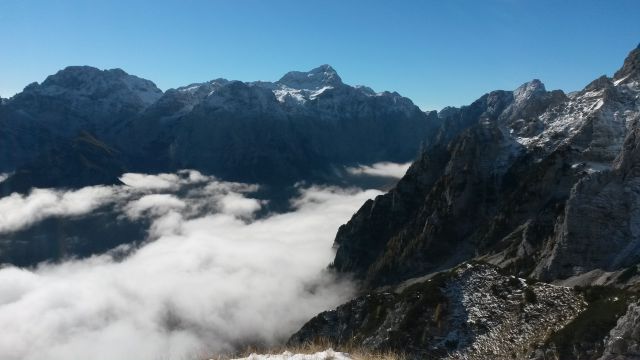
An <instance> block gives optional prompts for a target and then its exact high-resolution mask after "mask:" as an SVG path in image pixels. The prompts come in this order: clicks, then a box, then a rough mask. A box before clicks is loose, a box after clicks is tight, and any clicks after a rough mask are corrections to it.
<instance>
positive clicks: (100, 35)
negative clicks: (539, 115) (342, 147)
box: [0, 0, 640, 110]
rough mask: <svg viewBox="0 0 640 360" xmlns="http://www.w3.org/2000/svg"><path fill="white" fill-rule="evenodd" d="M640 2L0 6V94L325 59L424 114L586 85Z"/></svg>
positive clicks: (12, 1) (187, 77)
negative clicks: (496, 95) (528, 90)
mask: <svg viewBox="0 0 640 360" xmlns="http://www.w3.org/2000/svg"><path fill="white" fill-rule="evenodd" d="M639 15H640V1H638V0H598V1H596V0H580V1H577V0H576V1H563V0H536V1H534V0H531V1H525V0H486V1H481V0H467V1H462V0H446V1H445V0H438V1H430V0H415V1H408V0H407V1H400V0H398V1H374V0H368V1H365V0H324V1H301V0H297V1H294V0H290V1H284V0H270V1H267V0H225V1H223V0H219V1H214V0H210V1H203V0H200V1H199V0H182V1H177V0H176V1H163V0H154V1H139V0H126V1H125V0H109V1H106V0H103V1H98V0H95V1H86V0H83V1H80V0H67V1H64V0H41V1H35V0H0V34H3V36H2V38H1V43H2V46H1V49H2V50H1V51H0V96H3V97H8V96H11V95H13V94H14V93H16V92H18V91H21V89H22V88H23V87H24V86H26V85H27V84H29V83H31V82H33V81H39V82H40V81H42V80H44V78H45V77H46V76H47V75H49V74H52V73H55V72H56V71H57V70H59V69H61V68H63V67H65V66H68V65H92V66H96V67H99V68H115V67H119V68H122V69H124V70H125V71H127V72H129V73H131V74H135V75H138V76H140V77H144V78H147V79H150V80H153V81H154V82H155V83H156V84H157V85H158V86H159V87H160V88H162V89H163V90H166V89H167V88H171V87H177V86H181V85H186V84H189V83H192V82H201V81H205V80H210V79H213V78H217V77H225V78H229V79H237V80H245V81H250V80H276V79H278V78H279V77H280V76H281V75H282V74H284V73H285V72H287V71H288V70H308V69H311V68H313V67H315V66H317V65H320V64H324V63H328V64H331V65H332V66H333V67H335V68H336V70H337V71H338V73H339V74H340V75H341V77H342V78H343V80H344V81H345V82H347V83H350V84H354V85H355V84H365V85H369V86H371V87H373V88H374V89H375V90H376V91H381V90H395V91H398V92H399V93H401V94H402V95H405V96H407V97H409V98H411V99H412V100H413V101H414V102H415V103H416V104H417V105H419V106H420V107H422V108H423V109H425V110H427V109H440V108H442V107H443V106H446V105H463V104H468V103H470V102H472V101H473V100H475V99H476V98H478V97H479V96H480V95H482V94H483V93H485V92H487V91H490V90H493V89H513V88H515V87H516V86H518V85H519V84H521V83H523V82H525V81H528V80H530V79H533V78H539V79H541V80H542V81H543V82H544V83H545V84H546V85H547V88H548V89H556V88H561V89H564V90H567V91H571V90H576V89H579V88H582V87H583V86H584V85H586V84H587V83H588V82H589V81H590V80H592V79H594V78H596V77H597V76H599V75H602V74H608V75H611V74H612V73H613V72H614V71H615V70H616V69H617V68H618V67H620V65H621V64H622V61H623V60H624V57H625V56H626V54H627V53H628V52H629V51H630V50H631V49H632V48H634V47H635V46H636V45H637V44H638V43H639V42H640V21H638V16H639Z"/></svg>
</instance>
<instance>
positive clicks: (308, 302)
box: [0, 171, 380, 359]
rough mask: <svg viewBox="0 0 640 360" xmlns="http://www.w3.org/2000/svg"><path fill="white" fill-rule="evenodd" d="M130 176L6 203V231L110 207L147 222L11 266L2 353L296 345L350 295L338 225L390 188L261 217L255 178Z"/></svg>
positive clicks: (101, 353)
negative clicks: (334, 269) (341, 272)
mask: <svg viewBox="0 0 640 360" xmlns="http://www.w3.org/2000/svg"><path fill="white" fill-rule="evenodd" d="M121 181H122V182H123V183H124V184H125V185H118V186H93V187H86V188H82V189H79V190H68V191H65V190H46V189H37V190H33V191H32V192H30V193H29V194H28V195H18V194H13V195H10V196H7V197H4V198H0V210H1V211H0V214H1V215H0V232H5V233H6V232H11V231H16V230H19V229H22V228H25V227H28V226H30V225H32V224H35V223H37V222H38V221H42V220H43V219H47V218H53V217H69V218H74V217H76V218H77V217H82V216H85V215H87V214H90V213H91V212H93V211H96V210H99V209H101V208H103V207H105V206H111V207H112V208H113V209H114V211H115V212H116V213H117V214H118V215H117V216H118V217H119V218H122V219H125V218H126V219H128V220H129V221H140V220H143V219H144V220H146V221H148V224H149V228H148V230H147V233H148V238H147V239H146V240H145V241H144V242H143V243H142V244H141V245H139V246H134V245H130V244H129V245H126V244H125V245H121V246H120V247H119V248H118V249H115V250H113V251H111V252H109V253H106V254H102V255H95V256H92V257H89V258H85V259H67V260H65V261H62V262H58V263H41V264H39V265H38V266H36V267H34V268H18V267H13V266H5V267H3V268H2V269H0V323H2V324H3V327H4V329H6V331H4V334H3V336H2V337H1V338H0V358H2V359H36V358H41V356H42V354H43V353H46V354H47V356H46V357H47V358H48V359H86V358H91V359H124V358H129V359H161V358H172V359H173V358H177V359H180V358H197V357H199V356H206V355H211V354H215V353H220V352H225V351H230V350H232V349H233V348H234V347H237V346H241V345H243V344H247V343H249V342H254V343H255V342H262V343H267V344H269V343H274V342H276V341H281V340H283V339H286V337H287V336H289V335H290V334H291V333H292V332H293V331H295V330H297V328H299V327H300V326H301V325H302V324H303V323H304V322H305V321H306V320H308V319H309V318H311V317H312V316H314V315H315V314H317V313H318V312H320V311H322V310H326V309H329V308H332V307H335V306H336V305H338V304H340V303H342V302H344V301H345V300H347V299H348V298H349V297H350V296H351V295H352V294H353V287H352V284H351V283H350V282H348V281H346V280H337V279H336V278H334V277H333V276H332V275H331V274H329V273H327V272H325V271H324V269H325V268H326V266H327V264H328V263H329V262H330V261H331V259H332V257H333V250H332V248H331V244H332V241H333V237H334V235H335V232H336V230H337V228H338V226H339V225H340V224H342V223H344V222H346V221H347V220H348V219H349V217H350V216H351V215H352V214H353V213H354V212H355V211H356V210H357V209H358V208H359V207H360V206H361V205H362V203H363V202H364V201H366V200H367V199H370V198H373V197H375V196H377V195H379V194H380V192H379V191H377V190H360V189H356V188H351V189H344V188H337V187H326V186H324V187H323V186H309V187H304V188H303V187H299V188H298V189H297V191H298V195H297V196H296V197H295V198H293V199H291V205H292V210H291V211H289V212H285V213H280V214H276V213H272V214H267V215H263V216H259V217H257V216H256V213H257V212H259V211H260V210H261V209H263V207H264V205H265V204H266V202H265V200H259V199H256V198H253V197H252V193H254V192H256V191H257V190H258V186H256V185H250V184H242V183H230V182H223V181H219V180H217V179H216V178H213V177H208V176H204V175H202V174H200V173H198V172H196V171H182V172H179V173H178V174H159V175H144V174H124V175H123V176H122V177H121ZM114 344H117V346H114Z"/></svg>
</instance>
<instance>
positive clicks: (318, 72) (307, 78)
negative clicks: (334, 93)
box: [277, 64, 343, 91]
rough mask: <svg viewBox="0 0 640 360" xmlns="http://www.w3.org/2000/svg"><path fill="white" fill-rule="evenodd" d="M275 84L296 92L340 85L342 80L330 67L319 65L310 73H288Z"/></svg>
mask: <svg viewBox="0 0 640 360" xmlns="http://www.w3.org/2000/svg"><path fill="white" fill-rule="evenodd" d="M277 84H280V85H284V86H286V87H288V88H292V89H296V90H316V91H317V90H320V89H322V88H326V87H337V86H339V85H342V84H343V83H342V79H341V78H340V76H339V75H338V73H337V72H336V71H335V69H334V68H332V67H331V66H330V65H326V64H325V65H321V66H318V67H317V68H315V69H312V70H310V71H307V72H304V71H290V72H288V73H286V74H285V75H284V76H283V77H282V78H281V79H280V80H278V81H277Z"/></svg>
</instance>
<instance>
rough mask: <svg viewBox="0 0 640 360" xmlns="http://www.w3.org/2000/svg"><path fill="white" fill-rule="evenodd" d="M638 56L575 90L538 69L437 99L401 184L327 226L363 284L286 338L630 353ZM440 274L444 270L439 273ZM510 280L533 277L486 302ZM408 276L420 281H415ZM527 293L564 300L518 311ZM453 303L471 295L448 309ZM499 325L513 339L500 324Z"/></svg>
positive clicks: (461, 350) (504, 354)
mask: <svg viewBox="0 0 640 360" xmlns="http://www.w3.org/2000/svg"><path fill="white" fill-rule="evenodd" d="M639 60H640V50H639V49H635V50H633V51H632V52H631V53H630V54H629V55H628V57H627V59H626V60H625V62H624V65H623V66H622V68H621V69H620V70H619V71H617V72H616V73H615V75H614V77H613V78H609V77H606V76H602V77H600V78H598V79H596V80H594V81H593V82H592V83H590V84H588V85H587V86H586V87H585V88H584V89H583V90H581V91H578V92H575V93H571V94H565V93H564V92H562V91H559V90H555V91H548V90H547V89H546V88H545V87H544V85H543V84H542V82H540V81H539V80H533V81H531V82H528V83H525V84H523V85H522V86H520V87H519V88H517V89H516V90H514V91H494V92H491V93H489V94H486V95H484V96H482V97H481V98H480V99H478V100H476V101H475V102H474V103H472V104H471V105H469V106H463V107H461V108H446V109H444V110H443V111H441V112H440V113H439V114H438V117H439V118H440V126H439V128H438V130H436V131H435V132H434V136H432V137H430V138H429V140H428V141H427V142H426V145H425V146H424V148H423V152H422V154H421V155H420V157H419V158H418V159H417V160H416V161H415V162H414V163H413V165H412V166H411V167H410V168H409V170H408V171H407V173H406V175H405V176H404V177H403V178H402V179H401V180H400V181H399V183H398V184H397V185H396V187H395V188H393V189H392V190H391V191H389V192H388V193H387V194H384V195H381V196H378V197H377V198H376V199H375V200H370V201H367V202H366V203H365V204H364V205H363V206H362V208H361V209H360V210H359V211H358V212H357V213H356V214H355V215H353V217H352V219H351V220H350V221H349V222H348V223H346V224H345V225H343V226H341V227H340V229H339V230H338V233H337V235H336V239H335V247H336V251H337V252H336V257H335V260H334V262H333V263H332V264H331V265H330V268H332V269H334V270H335V271H337V272H338V273H343V274H345V275H349V276H353V277H355V278H356V279H357V280H358V281H359V282H360V288H361V294H362V295H361V296H360V297H358V298H357V299H355V300H353V301H352V302H350V303H348V304H345V305H343V306H341V307H339V308H338V309H336V310H335V311H331V312H328V313H323V314H321V315H319V316H318V317H317V318H315V319H312V320H311V321H310V322H309V323H307V324H306V325H305V326H304V327H303V328H302V329H301V330H300V332H298V333H297V334H296V335H294V336H293V337H292V340H291V341H302V340H305V339H311V338H314V337H318V336H326V337H330V338H333V339H334V340H335V341H336V342H343V341H357V342H363V343H366V344H370V345H371V346H374V347H382V348H393V349H397V350H403V349H404V350H407V351H408V352H409V353H410V354H413V355H415V356H416V357H421V358H425V357H426V358H434V359H446V358H451V359H508V358H517V359H528V358H532V359H598V358H600V357H601V356H603V358H607V359H614V358H616V359H617V358H620V359H622V358H634V357H633V356H636V355H634V354H635V351H636V350H637V349H635V347H636V346H635V341H636V339H635V337H634V335H633V334H634V332H633V330H630V329H631V328H632V327H633V326H634V325H630V324H635V323H634V321H635V320H634V319H635V318H634V315H633V314H634V311H635V310H634V309H635V306H637V305H633V304H636V302H637V295H636V294H637V293H636V292H637V290H638V282H639V280H640V277H638V276H637V275H636V274H637V270H638V269H637V266H638V263H639V262H640V245H639V244H640V242H639V240H638V235H637V233H638V223H639V218H638V215H637V214H638V211H637V207H638V204H639V203H640V202H639V201H640V200H639V198H638V194H640V188H638V183H639V181H640V172H638V168H639V166H640V165H638V164H640V163H639V161H640V152H638V149H639V148H640V133H639V131H640V67H639V66H638V64H639ZM478 263H479V264H483V265H477V264H478ZM474 264H476V265H474ZM492 266H495V267H496V268H493V267H492ZM450 269H454V270H450ZM490 269H491V270H490ZM452 271H453V274H454V275H451V272H452ZM489 271H493V272H494V273H492V274H493V275H488V273H487V272H489ZM475 273H480V274H483V275H478V276H479V277H481V278H482V279H483V280H482V281H479V282H478V283H477V284H478V286H475V287H474V286H471V285H470V283H467V282H465V281H466V280H463V279H473V278H474V275H472V274H475ZM498 273H499V274H502V275H503V276H507V280H506V279H503V280H500V279H501V278H499V277H496V276H497V275H495V274H498ZM442 274H449V275H447V276H446V278H447V280H446V281H436V280H434V279H441V278H442V276H443V275H442ZM461 274H469V275H461ZM509 276H511V277H512V278H513V277H515V278H522V279H529V280H527V281H524V280H523V281H522V287H517V286H516V287H513V288H509V289H508V290H507V292H506V295H505V296H506V297H505V298H504V299H502V300H500V301H497V300H496V298H494V297H492V296H495V293H492V291H491V289H490V287H492V286H498V285H496V284H499V283H503V282H505V281H506V282H509V281H508V279H509V278H508V277H509ZM452 279H456V280H452ZM469 281H471V283H473V281H472V280H469ZM434 282H435V283H437V284H438V285H437V286H435V288H434V287H433V285H430V284H433V283H434ZM512 282H513V284H515V285H518V284H519V282H518V281H512ZM541 282H545V283H546V284H542V283H541ZM407 283H411V284H417V285H414V286H417V287H416V288H414V289H417V288H419V287H420V286H422V287H426V288H427V289H429V290H428V291H424V292H422V293H419V292H418V293H417V292H415V291H414V292H412V291H409V289H411V288H410V287H409V288H406V287H405V286H404V284H407ZM525 283H526V284H529V283H531V284H533V283H535V284H538V285H536V286H539V287H535V286H533V285H532V286H533V287H527V286H525V285H524V284H525ZM563 286H569V287H572V288H565V287H563ZM452 289H456V291H459V292H458V293H456V294H457V295H452V294H453V293H452V291H453V290H452ZM527 289H530V290H527ZM405 291H409V292H408V293H405ZM522 291H527V292H528V294H529V295H528V296H529V297H531V298H533V297H534V295H535V298H536V299H538V300H540V299H542V297H541V294H542V293H544V292H548V294H547V295H548V296H555V295H553V294H564V295H562V296H564V297H563V298H562V300H561V299H560V298H557V299H551V300H542V301H541V302H538V303H537V304H539V305H540V306H543V305H542V304H545V303H546V304H547V305H548V306H550V307H553V309H551V308H540V310H541V313H538V314H527V311H526V308H527V307H526V306H525V305H521V307H520V308H517V307H516V306H515V304H511V305H509V299H512V298H514V296H515V295H516V294H520V292H522ZM403 294H404V295H403ZM409 294H412V295H409ZM492 294H493V295H492ZM532 294H533V295H532ZM518 296H519V295H518ZM518 296H515V297H518ZM498 298H500V297H498ZM456 299H472V300H473V305H470V307H467V308H465V307H464V306H466V305H465V303H464V301H462V305H458V306H462V307H461V308H459V309H463V308H464V309H466V310H459V311H458V310H456V311H453V309H454V308H455V306H454V305H453V304H455V303H456V301H459V300H456ZM432 300H433V301H432ZM427 301H430V303H429V306H425V302H427ZM470 301H471V300H470ZM501 301H504V303H501ZM546 301H548V303H547V302H546ZM381 304H382V305H381ZM443 304H446V306H444V305H443ZM466 304H470V303H466ZM552 304H555V305H553V306H552ZM443 306H444V307H443ZM485 306H486V308H485V309H486V311H487V313H485V314H491V315H486V316H485V317H483V318H482V319H483V320H484V321H485V322H484V323H483V322H482V321H480V324H481V325H478V323H479V322H478V321H479V320H478V319H472V316H471V315H469V316H468V317H467V318H466V319H465V321H463V322H459V323H456V321H457V320H456V319H457V318H456V315H455V314H458V313H460V312H462V313H466V314H474V313H475V312H476V311H480V310H478V309H483V308H484V307H485ZM627 306H629V307H627ZM444 308H446V309H447V310H448V311H453V312H448V313H446V312H445V313H446V314H449V315H448V316H450V317H449V318H447V317H446V316H445V317H443V315H442V314H443V312H442V311H443V309H444ZM381 309H384V311H383V310H381ZM509 309H516V310H513V311H514V312H513V315H514V316H515V317H516V318H511V317H510V315H509V314H510V310H509ZM491 311H494V312H493V313H492V312H491ZM556 311H559V312H560V313H562V314H564V315H560V314H554V312H556ZM625 313H627V315H624V314H625ZM547 314H554V315H552V318H553V320H551V319H547V318H545V316H546V315H547ZM618 318H620V321H619V322H618V325H616V321H617V319H618ZM434 319H438V321H435V320H434ZM443 319H444V320H443ZM515 319H518V320H515ZM517 321H521V322H519V323H518V322H517ZM409 323H410V324H411V326H405V325H406V324H409ZM506 324H510V325H509V326H514V329H517V330H515V332H516V333H517V334H518V336H516V337H513V335H512V334H510V333H508V332H504V331H505V330H504V329H505V326H507V325H506ZM515 324H517V325H515ZM475 326H479V327H478V328H474V327H475ZM529 326H533V328H534V329H535V331H533V332H532V333H531V334H534V333H535V336H533V335H532V336H531V337H528V335H527V334H528V331H529V330H527V329H529ZM614 327H615V329H614ZM507 328H509V327H507ZM473 329H476V330H473ZM461 331H462V333H461ZM451 334H456V336H453V335H451ZM487 339H491V340H487ZM605 339H607V340H606V341H605ZM413 355H412V356H413ZM616 356H618V357H616Z"/></svg>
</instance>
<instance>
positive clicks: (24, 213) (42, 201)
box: [0, 186, 116, 233]
mask: <svg viewBox="0 0 640 360" xmlns="http://www.w3.org/2000/svg"><path fill="white" fill-rule="evenodd" d="M115 198H116V193H115V191H114V188H111V187H106V186H90V187H85V188H82V189H80V190H76V191H67V192H64V191H56V190H47V189H35V190H33V191H32V192H31V193H30V194H29V195H20V194H18V193H14V194H11V195H9V196H5V197H2V198H0V233H2V232H8V231H15V230H19V229H21V228H23V227H26V226H29V225H31V224H33V223H36V222H38V221H41V220H43V219H46V218H48V217H52V216H76V215H82V214H86V213H88V212H90V211H92V210H94V209H96V208H97V207H99V206H101V205H104V204H106V203H109V202H111V201H114V200H115Z"/></svg>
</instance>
